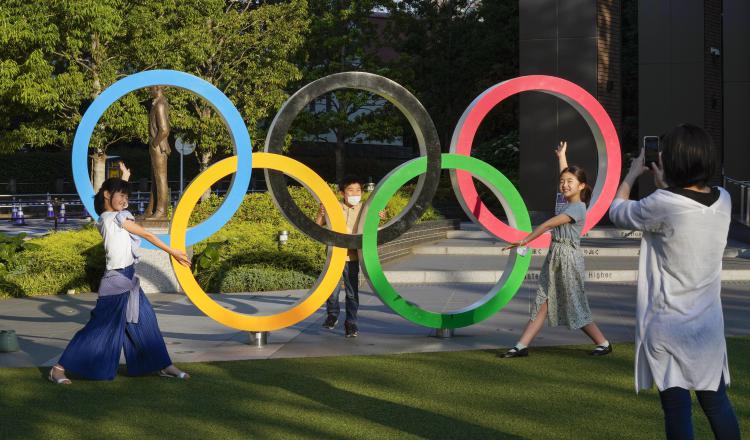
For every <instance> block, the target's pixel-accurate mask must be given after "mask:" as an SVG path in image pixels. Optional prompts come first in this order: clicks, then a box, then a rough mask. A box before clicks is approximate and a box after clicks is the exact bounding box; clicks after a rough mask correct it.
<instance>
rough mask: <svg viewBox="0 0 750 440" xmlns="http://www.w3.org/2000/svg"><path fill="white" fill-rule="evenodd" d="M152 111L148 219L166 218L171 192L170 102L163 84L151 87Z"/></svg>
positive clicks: (150, 119)
mask: <svg viewBox="0 0 750 440" xmlns="http://www.w3.org/2000/svg"><path fill="white" fill-rule="evenodd" d="M151 96H152V97H153V98H154V100H153V101H152V102H151V111H150V112H149V115H148V131H149V154H150V156H151V197H150V198H149V202H148V207H147V208H146V213H145V214H146V219H147V220H166V219H167V212H168V209H169V202H170V192H169V186H168V182H167V159H168V158H169V154H170V153H171V152H172V150H171V148H170V147H169V139H168V138H169V130H170V127H169V102H167V98H166V97H165V96H164V88H163V87H162V86H154V87H151Z"/></svg>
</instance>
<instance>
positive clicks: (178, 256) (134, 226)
mask: <svg viewBox="0 0 750 440" xmlns="http://www.w3.org/2000/svg"><path fill="white" fill-rule="evenodd" d="M122 227H123V228H125V230H126V231H128V232H130V233H131V234H135V235H137V236H139V237H142V238H144V239H146V240H148V241H149V242H151V243H152V244H153V245H154V246H156V247H158V248H159V249H161V250H163V251H164V252H166V253H168V254H169V255H171V256H173V257H174V258H175V260H177V262H178V263H180V264H182V265H183V266H185V267H190V264H191V262H190V259H189V258H188V257H187V254H186V253H185V252H183V251H180V250H177V249H172V248H171V247H169V246H167V244H166V243H164V242H163V241H161V240H160V239H159V237H157V236H156V235H154V234H152V233H151V232H149V231H147V230H146V229H144V228H143V226H141V225H139V224H138V223H136V222H134V221H133V220H125V221H124V222H123V224H122Z"/></svg>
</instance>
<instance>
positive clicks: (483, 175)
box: [360, 154, 531, 328]
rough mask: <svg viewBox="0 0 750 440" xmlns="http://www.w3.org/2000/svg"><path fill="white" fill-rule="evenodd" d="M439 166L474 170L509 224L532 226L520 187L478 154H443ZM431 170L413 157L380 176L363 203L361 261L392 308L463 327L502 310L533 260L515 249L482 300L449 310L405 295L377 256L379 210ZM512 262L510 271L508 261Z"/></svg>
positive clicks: (414, 318)
mask: <svg viewBox="0 0 750 440" xmlns="http://www.w3.org/2000/svg"><path fill="white" fill-rule="evenodd" d="M441 159H442V160H441V169H459V170H464V171H469V172H471V173H472V174H473V175H474V177H475V178H477V179H479V180H480V181H482V183H484V184H485V185H486V186H487V187H488V188H490V189H491V190H492V191H493V192H494V193H495V195H496V196H497V197H498V199H499V200H500V201H501V203H502V204H503V207H504V209H505V212H506V213H507V214H508V220H509V223H511V225H512V226H514V227H515V228H517V229H520V230H522V231H528V232H530V231H531V220H530V219H529V211H528V210H527V209H526V204H525V203H524V202H523V199H522V198H521V194H519V193H518V190H516V187H515V186H514V185H513V184H512V183H511V182H510V180H508V178H507V177H505V176H504V175H503V173H501V172H500V171H498V170H497V169H496V168H494V167H493V166H491V165H490V164H488V163H486V162H483V161H481V160H479V159H476V158H473V157H470V156H465V155H461V154H443V155H442V158H441ZM426 171H427V158H426V157H419V158H416V159H412V160H410V161H408V162H406V163H404V164H401V165H400V166H399V167H397V168H396V169H394V170H393V171H391V172H390V173H389V174H388V175H387V176H386V177H385V178H384V179H382V180H381V182H380V184H379V185H378V187H377V188H376V189H375V191H374V192H373V193H372V196H370V198H369V200H368V202H367V205H366V207H365V212H364V213H363V216H364V219H365V220H364V225H363V226H362V249H361V250H360V261H362V268H363V269H364V271H365V273H366V274H367V277H366V278H367V280H368V282H369V283H370V286H371V287H372V289H373V290H374V291H375V293H377V294H378V296H379V297H380V299H381V300H382V301H383V303H385V304H386V305H387V306H388V307H390V308H391V309H392V310H393V311H394V312H396V313H398V314H399V315H401V316H403V317H404V318H406V319H408V320H409V321H411V322H414V323H416V324H419V325H422V326H425V327H431V328H459V327H466V326H469V325H472V324H476V323H478V322H481V321H483V320H485V319H487V318H489V317H490V316H492V315H494V314H495V313H497V312H498V311H500V310H501V309H502V308H503V307H505V305H506V304H508V302H509V301H510V300H511V299H512V298H513V297H514V296H515V294H516V292H518V289H519V288H520V287H521V284H522V283H523V281H524V279H525V277H526V273H527V272H528V270H529V265H530V263H531V252H529V253H528V254H526V255H525V256H521V255H518V253H517V252H516V250H515V249H514V250H513V251H512V252H511V255H510V258H509V260H508V263H507V264H506V266H505V270H504V271H503V276H502V277H501V278H500V280H499V281H498V282H497V284H495V286H494V287H493V288H492V289H490V291H489V292H488V293H487V294H486V295H485V296H484V297H482V299H480V300H479V301H477V302H475V303H474V304H471V305H470V306H468V307H465V308H463V309H460V310H456V311H453V312H450V313H436V312H430V311H427V310H424V309H422V308H420V307H419V306H417V305H416V304H413V303H410V302H408V301H407V300H405V299H404V298H403V297H402V296H401V295H400V294H399V293H398V291H396V289H394V288H393V286H392V285H391V283H390V282H388V280H387V279H386V277H385V274H384V273H383V267H382V265H381V264H380V257H379V255H378V243H377V242H378V224H379V222H380V217H379V216H378V213H379V212H380V211H382V210H383V209H385V206H386V204H387V203H388V200H390V198H391V197H392V196H393V195H394V194H395V193H396V191H398V190H399V188H401V187H402V186H403V185H404V184H406V182H408V181H409V180H411V179H413V178H414V177H417V176H419V175H420V174H422V173H425V172H426ZM509 265H512V268H511V270H510V271H509V270H508V266H509Z"/></svg>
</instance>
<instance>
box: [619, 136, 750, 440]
mask: <svg viewBox="0 0 750 440" xmlns="http://www.w3.org/2000/svg"><path fill="white" fill-rule="evenodd" d="M661 144H662V152H661V157H660V163H658V164H657V163H652V164H650V165H651V170H652V171H653V173H654V180H655V183H656V186H657V187H658V188H659V189H657V190H656V191H655V192H654V193H653V194H651V195H650V196H648V197H646V198H644V199H641V200H639V201H633V200H628V198H629V196H630V189H631V187H632V186H633V184H634V183H635V181H636V180H637V179H638V177H639V176H640V175H641V174H643V173H644V172H646V171H648V170H649V168H647V166H646V163H645V158H644V151H641V154H640V156H638V158H636V159H634V160H633V163H632V164H631V167H630V172H629V173H628V174H627V176H626V177H625V179H624V180H623V182H622V185H621V186H620V188H619V190H618V192H617V195H616V197H615V200H614V202H613V203H612V207H611V208H610V217H611V219H612V222H613V223H614V224H615V225H617V226H618V227H621V228H627V229H635V230H640V231H643V239H642V241H641V252H640V261H639V267H638V299H637V308H636V321H637V322H636V346H635V350H636V356H635V386H636V392H637V391H638V390H641V389H647V388H650V387H651V386H652V384H654V383H655V384H656V387H657V388H658V389H659V395H660V398H661V402H662V409H663V410H664V418H665V428H666V433H667V438H669V439H692V438H693V427H692V419H691V401H690V391H689V390H695V393H696V395H697V396H698V401H699V402H700V405H701V407H702V408H703V412H704V413H705V414H706V416H707V417H708V420H709V422H710V423H711V428H712V429H713V432H714V435H715V436H716V438H718V439H739V438H740V430H739V425H738V423H737V418H736V416H735V413H734V410H733V409H732V405H731V403H730V401H729V398H728V397H727V394H726V388H725V386H726V385H728V384H729V364H728V360H727V349H726V341H725V339H724V319H723V315H722V308H721V297H720V293H721V264H722V257H723V253H724V248H725V246H726V243H727V234H728V232H729V223H730V218H731V209H732V203H731V200H730V198H729V194H728V193H727V192H726V191H725V190H724V189H723V188H720V187H713V188H711V187H709V186H708V181H709V179H711V177H712V176H713V174H714V173H715V170H716V159H715V152H714V149H713V143H712V141H711V138H710V136H709V135H708V134H707V133H706V132H705V131H704V130H702V129H701V128H699V127H697V126H694V125H690V124H683V125H680V126H678V127H676V128H674V129H673V130H672V131H671V132H669V133H668V134H667V135H665V136H664V138H663V139H662V141H661Z"/></svg>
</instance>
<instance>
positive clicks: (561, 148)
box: [555, 141, 568, 173]
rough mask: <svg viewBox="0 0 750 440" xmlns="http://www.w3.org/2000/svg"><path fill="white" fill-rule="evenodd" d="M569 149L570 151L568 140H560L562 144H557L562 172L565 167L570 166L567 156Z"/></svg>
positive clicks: (556, 151) (556, 152)
mask: <svg viewBox="0 0 750 440" xmlns="http://www.w3.org/2000/svg"><path fill="white" fill-rule="evenodd" d="M567 151H568V142H567V141H560V145H558V146H557V150H555V154H557V160H558V161H559V162H560V172H561V173H562V171H563V170H564V169H565V168H568V158H567V156H566V153H567Z"/></svg>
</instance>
